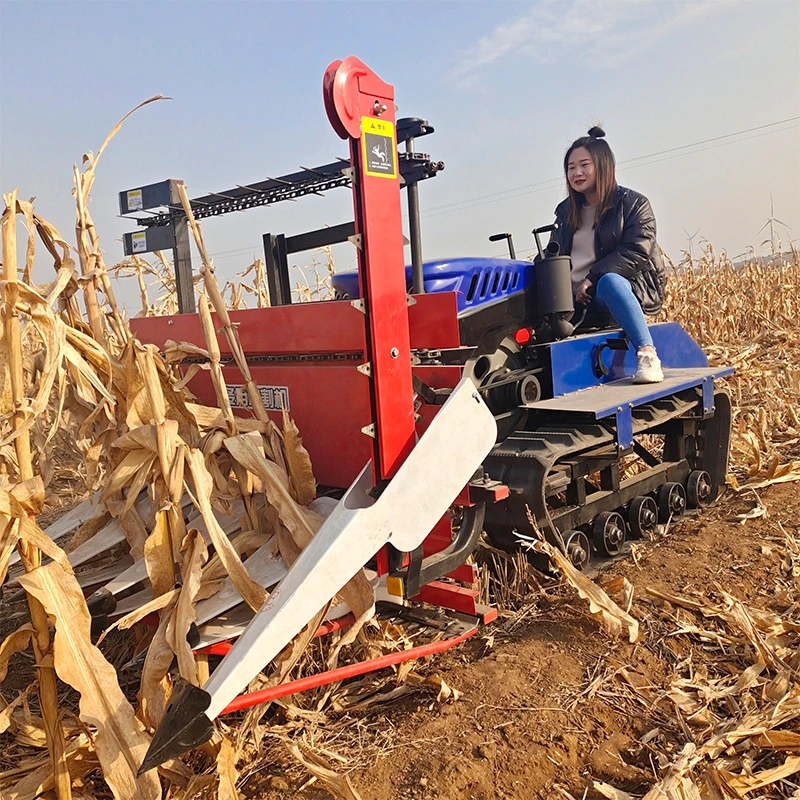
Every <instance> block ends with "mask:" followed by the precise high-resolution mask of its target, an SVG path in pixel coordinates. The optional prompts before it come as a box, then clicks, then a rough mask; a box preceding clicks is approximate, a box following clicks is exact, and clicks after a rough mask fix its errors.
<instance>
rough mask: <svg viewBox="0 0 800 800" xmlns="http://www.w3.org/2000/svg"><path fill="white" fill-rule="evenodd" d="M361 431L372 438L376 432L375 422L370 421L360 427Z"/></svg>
mask: <svg viewBox="0 0 800 800" xmlns="http://www.w3.org/2000/svg"><path fill="white" fill-rule="evenodd" d="M361 433H363V434H365V435H367V436H370V437H372V438H373V439H374V438H375V437H376V436H377V432H376V430H375V423H374V422H371V423H370V424H369V425H365V426H364V427H363V428H362V429H361Z"/></svg>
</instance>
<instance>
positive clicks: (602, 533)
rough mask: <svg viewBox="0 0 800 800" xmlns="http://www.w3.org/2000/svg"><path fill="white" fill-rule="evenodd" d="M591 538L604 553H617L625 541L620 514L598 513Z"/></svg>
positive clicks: (613, 554) (614, 512) (609, 554)
mask: <svg viewBox="0 0 800 800" xmlns="http://www.w3.org/2000/svg"><path fill="white" fill-rule="evenodd" d="M678 485H679V486H680V484H678ZM681 489H683V487H682V486H681ZM592 540H593V541H594V546H595V547H596V548H597V549H598V550H599V551H600V552H601V553H603V554H604V555H607V556H615V555H617V553H619V549H620V547H621V546H622V543H623V542H624V541H625V520H624V519H622V514H619V513H618V512H616V511H603V512H602V513H601V514H598V515H597V518H596V519H595V521H594V525H593V527H592Z"/></svg>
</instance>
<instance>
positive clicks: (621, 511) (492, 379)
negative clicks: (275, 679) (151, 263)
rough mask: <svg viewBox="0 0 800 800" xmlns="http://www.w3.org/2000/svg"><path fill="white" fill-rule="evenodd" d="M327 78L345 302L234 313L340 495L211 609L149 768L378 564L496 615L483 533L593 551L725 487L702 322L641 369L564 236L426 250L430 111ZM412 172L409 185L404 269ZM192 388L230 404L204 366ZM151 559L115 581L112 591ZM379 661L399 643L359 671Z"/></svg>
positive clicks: (386, 590) (158, 321)
mask: <svg viewBox="0 0 800 800" xmlns="http://www.w3.org/2000/svg"><path fill="white" fill-rule="evenodd" d="M323 89H324V91H323V94H324V100H325V108H326V111H327V114H328V118H329V120H330V122H331V125H332V126H333V128H334V130H335V131H336V133H337V134H338V135H339V136H340V137H341V138H343V139H345V140H347V141H348V142H349V145H350V159H349V163H345V164H342V165H341V167H342V173H343V174H344V175H345V176H346V177H347V178H349V180H350V185H351V186H352V190H353V199H354V211H355V219H354V223H353V224H352V233H351V234H350V240H351V241H352V242H353V244H354V245H355V246H356V248H357V252H358V272H357V273H352V274H342V275H337V276H335V277H334V280H333V284H334V289H335V292H336V297H337V299H334V300H329V301H324V302H312V303H303V304H291V303H289V304H283V305H273V307H270V308H263V309H252V310H244V311H238V312H231V318H232V320H233V321H234V323H236V324H238V327H239V334H240V338H241V342H242V345H243V348H244V350H245V352H246V353H247V355H248V361H249V365H250V369H251V371H252V375H253V378H254V380H255V381H256V383H257V384H258V385H259V387H260V391H261V394H262V396H263V398H264V400H265V404H266V405H267V408H271V409H272V410H273V411H274V413H275V414H279V413H280V409H281V408H282V407H286V408H287V409H288V410H289V411H290V413H291V415H292V417H293V418H294V419H295V420H296V422H297V424H298V426H299V428H300V430H301V431H302V433H303V436H304V440H305V443H306V446H307V448H308V450H309V452H310V455H311V458H312V463H313V464H314V469H315V473H316V477H317V481H318V483H319V485H320V494H324V495H327V496H328V497H330V498H333V499H332V500H331V501H329V502H330V504H331V505H333V504H334V502H335V507H333V509H332V512H331V513H330V515H329V516H328V517H327V519H326V521H325V523H324V524H323V526H322V528H321V529H320V530H319V532H318V533H317V534H316V536H315V537H314V538H313V540H312V541H311V543H310V544H309V545H308V547H307V548H306V549H305V550H303V552H302V554H301V555H300V557H299V558H298V559H297V561H296V562H295V563H294V565H293V566H292V567H291V569H289V570H288V572H287V571H286V570H285V569H283V570H282V571H281V569H280V568H278V567H276V566H275V564H274V563H272V562H270V561H269V559H268V558H267V559H266V560H264V562H263V563H260V562H257V561H253V560H252V559H253V558H255V557H251V559H249V560H248V562H247V564H248V568H249V569H250V570H251V574H253V576H254V577H255V578H256V579H258V580H261V581H262V582H263V584H264V585H265V586H271V585H273V584H274V583H276V582H277V581H278V580H280V582H279V583H278V584H277V588H276V589H274V590H273V591H272V593H271V594H270V596H269V599H268V600H267V602H266V603H265V605H264V606H263V608H262V609H261V610H260V611H259V612H258V613H257V614H256V615H255V616H254V617H252V619H250V620H249V621H248V619H247V618H245V619H244V620H243V621H242V623H241V625H240V627H239V629H237V631H236V632H240V633H241V635H240V636H239V637H238V639H237V641H236V642H235V643H234V644H233V645H232V646H231V645H230V644H225V643H223V644H222V645H219V644H215V642H217V643H218V642H219V639H220V636H219V634H218V631H219V625H217V628H216V629H215V630H217V638H216V639H213V638H209V637H211V633H210V632H209V631H210V629H209V628H208V626H206V627H205V628H204V627H203V626H202V625H201V623H202V622H203V618H202V616H199V617H198V624H199V625H200V634H201V637H203V636H205V639H203V640H202V642H201V644H203V645H204V646H211V647H213V646H217V647H221V648H222V649H218V650H216V651H214V650H211V652H218V653H227V654H226V655H225V657H224V658H223V659H222V661H221V662H220V663H219V664H218V665H217V666H216V668H215V669H214V671H213V672H212V673H211V677H210V678H209V680H208V681H207V682H206V684H205V685H204V686H203V687H202V688H198V687H195V686H190V685H186V686H183V687H182V688H179V689H176V690H175V692H174V693H173V697H172V699H171V702H170V705H169V707H168V709H167V713H166V715H165V717H164V719H163V721H162V723H161V725H160V727H159V729H158V730H157V731H156V734H155V736H154V738H153V742H152V745H151V748H150V751H149V752H148V755H147V757H146V759H145V762H144V764H143V766H142V769H149V768H152V767H153V766H155V765H157V764H159V763H161V762H163V761H164V760H166V759H168V758H171V757H173V756H175V755H177V754H179V753H181V752H184V751H186V750H188V749H190V748H192V747H194V746H196V745H198V744H200V743H201V742H203V741H205V740H207V739H208V738H209V737H210V735H211V732H212V722H213V720H214V719H215V718H216V717H217V716H218V715H219V714H220V713H223V711H225V710H232V709H234V708H241V707H243V706H244V705H246V704H247V702H246V701H242V699H241V698H239V700H237V695H238V693H239V692H241V691H242V690H243V689H244V688H245V687H246V686H247V684H248V683H249V682H250V681H251V680H252V678H253V677H254V676H255V675H256V674H257V673H258V672H259V671H260V670H261V669H262V668H264V666H265V665H266V664H267V663H268V662H269V661H270V660H271V659H273V658H274V657H275V656H276V655H277V654H278V653H279V652H280V651H281V650H282V648H283V647H284V646H285V645H286V644H287V643H288V642H290V641H291V639H292V638H293V637H294V636H295V635H296V634H297V633H298V632H299V631H300V630H301V628H302V627H303V626H304V625H306V624H307V623H308V621H309V620H310V619H311V618H312V617H313V616H314V614H316V613H317V612H318V610H319V609H320V608H322V607H323V606H324V605H325V604H326V603H327V602H328V601H329V600H330V599H331V598H332V597H333V596H334V594H335V593H336V592H338V591H339V590H340V589H341V588H342V587H343V586H344V584H345V583H346V582H347V581H348V580H349V579H350V578H351V577H352V576H353V575H354V574H355V573H356V572H357V571H358V570H359V569H360V568H362V567H364V566H365V565H366V566H367V567H368V568H369V569H370V570H371V573H370V574H371V575H373V576H374V580H373V585H374V586H375V587H376V592H379V593H380V596H382V597H384V598H388V599H392V600H393V601H394V602H395V603H397V604H398V605H407V604H409V603H410V602H414V601H418V602H424V603H429V604H434V605H437V606H439V607H443V608H447V609H453V610H454V611H455V612H458V614H460V617H459V618H460V619H461V621H462V622H463V621H464V620H465V619H467V618H470V619H472V620H473V621H475V620H479V619H480V620H483V621H488V620H489V619H490V618H491V616H492V611H491V609H487V608H485V607H482V606H480V605H478V603H477V593H476V592H474V591H472V590H470V589H468V588H465V587H464V586H463V584H464V583H470V582H472V581H473V580H474V578H475V572H474V567H472V566H471V565H469V564H467V563H466V562H467V558H468V556H469V555H470V554H471V553H472V552H473V550H474V549H475V547H476V546H477V543H478V539H479V537H480V535H481V533H482V532H483V531H485V532H486V534H487V535H488V537H489V539H490V540H491V541H492V542H493V543H494V544H495V545H496V546H498V547H500V548H505V549H513V548H516V547H518V546H519V545H518V538H517V535H516V534H517V533H518V532H522V533H530V531H531V523H530V520H531V519H532V520H533V522H534V523H535V525H536V526H537V527H538V529H539V530H540V531H541V533H542V534H543V535H544V536H545V537H546V538H547V540H548V541H549V542H550V543H551V544H552V545H553V546H554V547H557V548H560V549H561V550H562V551H563V552H564V553H566V554H567V555H568V556H569V558H570V559H571V561H572V563H573V564H574V565H575V566H576V567H577V568H579V569H583V570H589V569H593V568H596V567H597V566H599V565H602V563H603V561H604V560H608V559H612V558H614V557H615V556H617V555H618V554H621V553H623V552H624V551H625V548H626V541H627V540H629V539H636V538H640V537H643V536H645V535H647V534H648V532H650V531H652V530H654V528H655V526H656V525H657V524H658V523H659V522H660V523H665V522H667V521H669V520H670V519H672V518H674V517H678V516H680V515H681V514H682V513H684V511H685V510H686V509H687V508H697V507H699V506H702V505H704V504H706V503H709V502H711V501H712V500H713V499H714V498H715V497H716V495H717V493H718V492H719V490H720V487H721V486H722V485H723V484H724V479H725V472H726V467H727V459H728V447H729V436H730V420H731V407H730V399H729V397H728V395H727V393H726V392H725V390H724V389H722V388H720V387H718V386H717V380H718V379H719V378H721V377H723V376H725V375H728V374H730V373H731V372H732V370H731V369H727V368H724V367H723V368H719V367H717V368H711V367H709V364H708V360H707V359H706V357H705V355H704V354H703V352H702V350H701V349H700V347H699V346H698V345H697V344H696V343H695V342H694V341H693V340H692V339H691V338H690V337H689V335H688V334H687V333H686V332H685V331H683V329H682V328H681V327H680V326H679V325H678V324H677V323H674V322H664V323H660V324H656V325H653V326H651V331H652V335H653V339H654V341H655V345H656V347H657V349H658V353H659V355H660V357H661V360H662V363H663V366H664V373H665V377H664V381H663V383H659V384H654V385H634V384H633V383H632V381H631V377H632V375H633V372H634V368H635V354H634V353H633V351H632V349H631V348H630V347H629V346H628V342H627V340H626V338H625V335H624V334H623V333H622V332H621V331H620V330H618V329H614V328H608V329H602V330H592V331H585V332H580V331H573V328H572V323H571V321H570V319H571V315H572V310H573V300H572V292H571V285H570V263H569V258H568V257H566V256H561V255H559V254H558V251H557V247H555V246H554V245H553V244H548V245H546V246H544V247H541V246H540V248H539V257H538V258H537V259H536V260H535V261H534V262H528V261H520V260H517V259H516V258H514V253H513V246H512V248H511V258H508V259H505V258H458V259H452V260H443V261H435V262H429V263H424V262H422V259H421V256H420V240H419V224H418V217H417V215H416V214H417V212H416V185H415V183H414V181H412V180H410V179H409V178H408V177H406V178H405V180H404V181H401V178H403V169H401V167H402V166H403V165H405V169H406V170H407V169H408V164H409V162H414V161H415V159H416V160H417V161H420V159H417V156H418V155H419V154H416V153H415V152H414V149H413V147H407V148H406V152H405V153H400V154H398V148H397V144H398V138H400V140H401V141H406V142H407V143H408V142H409V141H412V143H413V138H414V136H420V135H423V134H425V133H427V132H429V131H430V126H427V123H425V122H424V121H422V120H414V119H411V120H402V121H396V120H395V110H394V109H395V105H394V90H393V87H392V86H390V85H389V84H387V83H385V82H384V81H382V80H381V79H380V78H378V76H377V75H375V73H374V72H372V71H371V70H370V69H369V68H368V67H367V66H366V65H364V64H363V63H361V62H360V61H359V60H358V59H356V58H354V57H350V58H347V59H346V60H344V61H341V62H340V61H336V62H334V63H333V64H331V65H330V67H329V68H328V70H327V71H326V73H325V77H324V84H323ZM401 156H403V157H404V158H401ZM422 160H424V159H422ZM412 166H413V163H412ZM440 167H441V165H440ZM440 167H439V168H440ZM407 174H408V173H407V172H406V175H407ZM401 183H405V184H406V185H408V191H409V193H412V189H413V193H412V194H410V208H411V214H410V220H411V223H410V233H411V245H412V256H413V258H412V262H413V263H412V266H411V267H409V268H406V267H405V266H404V257H403V246H404V241H403V232H402V223H401V192H400V189H401ZM546 232H547V229H538V230H537V231H536V236H537V241H538V237H539V236H540V235H541V234H543V233H546ZM283 258H284V261H285V253H284V255H283ZM284 287H285V282H284ZM133 327H134V329H135V332H136V334H137V335H138V336H139V338H140V339H141V340H142V341H144V342H149V343H153V344H156V345H158V346H163V345H164V343H165V342H166V340H167V339H172V340H176V341H189V342H195V343H198V344H201V343H202V341H203V339H202V331H201V325H200V321H199V318H198V317H197V315H195V314H180V315H176V316H174V317H169V318H165V317H161V318H149V319H140V320H135V321H134V322H133ZM220 347H221V349H222V355H223V358H224V357H225V356H226V355H230V353H229V351H227V350H226V343H225V342H224V341H223V340H221V341H220ZM225 374H226V380H227V383H228V387H229V391H230V397H231V400H232V402H233V404H234V405H236V404H237V403H238V404H239V405H242V406H244V405H246V404H245V403H244V401H243V398H244V396H245V395H244V392H243V391H241V386H242V383H243V380H242V376H241V375H240V374H239V373H238V372H237V371H236V369H235V367H234V366H232V365H231V364H230V363H228V364H227V365H226V366H225ZM191 388H192V390H193V391H194V393H195V394H196V395H197V396H198V397H199V398H200V399H201V400H202V401H203V402H205V403H207V404H209V405H213V404H214V402H215V400H214V393H213V388H212V385H211V382H210V379H209V378H208V373H203V372H202V371H201V372H199V373H197V375H196V376H195V377H194V378H193V380H192V382H191ZM242 413H247V412H246V408H243V409H242ZM276 419H277V417H276ZM633 462H636V467H635V468H634V469H629V466H630V465H631V464H632V463H633ZM135 566H136V565H134V568H135ZM540 566H542V567H543V568H546V564H544V565H542V564H540ZM134 568H131V570H134V572H135V569H134ZM270 570H271V571H270ZM139 572H141V568H139ZM284 573H285V574H284ZM137 575H138V580H139V581H141V579H142V575H140V574H139V573H136V574H135V575H134V574H133V572H132V573H131V574H129V575H128V576H127V579H123V580H120V579H117V582H116V584H114V585H109V587H107V588H106V590H105V599H106V600H108V598H109V596H113V595H114V593H115V592H117V591H118V590H120V588H122V589H124V588H126V587H130V586H132V585H133V584H134V583H136V580H134V579H135V578H136V577H137ZM112 583H113V582H112ZM95 605H96V604H95ZM475 627H476V626H475V624H473V625H472V626H471V627H469V626H468V627H467V628H464V629H462V631H461V633H460V634H459V635H458V636H453V637H451V638H450V639H449V640H448V641H449V643H453V642H454V641H459V640H460V638H463V637H464V636H465V635H467V634H468V633H469V632H474V630H475ZM231 630H232V629H231ZM231 630H228V632H227V633H226V634H223V636H222V638H225V636H227V638H231V636H232V633H231ZM459 637H460V638H459ZM440 649H441V648H440ZM427 652H428V651H426V653H427ZM387 663H388V662H387ZM375 666H383V661H381V664H371V665H367V667H365V669H364V670H361V671H365V670H366V669H369V668H375ZM355 667H356V668H355V669H354V668H347V674H357V672H358V665H355ZM341 677H343V675H342V674H340V671H336V673H335V674H333V675H331V674H328V675H327V676H323V678H322V679H320V680H319V681H317V682H316V683H314V681H313V679H312V680H311V681H309V679H304V680H305V682H304V683H303V686H302V687H300V686H295V687H293V689H292V690H293V691H298V690H300V689H301V688H309V687H310V686H312V685H319V683H322V682H324V680H337V679H340V678H341ZM273 696H277V695H276V694H275V693H274V692H273V694H270V695H269V697H273ZM245 697H247V696H245ZM269 697H267V696H266V695H263V694H259V695H258V696H257V697H256V698H255V699H253V700H252V702H258V701H263V700H266V699H269Z"/></svg>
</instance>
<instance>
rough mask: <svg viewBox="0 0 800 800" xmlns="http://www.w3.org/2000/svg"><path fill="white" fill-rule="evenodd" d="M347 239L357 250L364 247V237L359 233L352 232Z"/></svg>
mask: <svg viewBox="0 0 800 800" xmlns="http://www.w3.org/2000/svg"><path fill="white" fill-rule="evenodd" d="M347 241H348V242H350V244H352V245H355V246H356V247H357V248H358V249H359V250H363V249H364V237H363V236H362V235H361V234H360V233H354V234H353V235H352V236H348V237H347Z"/></svg>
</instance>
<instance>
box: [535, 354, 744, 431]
mask: <svg viewBox="0 0 800 800" xmlns="http://www.w3.org/2000/svg"><path fill="white" fill-rule="evenodd" d="M731 374H733V367H692V368H685V369H665V370H664V380H663V381H662V382H661V383H640V384H636V383H633V378H620V379H619V380H616V381H611V382H609V383H604V384H601V385H600V386H592V387H591V388H589V389H582V390H580V391H577V392H572V393H571V394H565V395H561V396H560V397H554V398H552V399H550V400H539V401H537V402H535V403H529V404H527V405H524V406H522V407H523V408H530V409H537V410H541V411H575V412H578V413H584V414H594V417H595V419H603V417H608V416H611V415H612V414H616V413H618V409H619V407H620V406H623V405H627V406H628V407H629V408H631V407H634V408H635V407H636V406H641V405H645V404H646V403H652V402H653V401H654V400H659V399H661V398H662V397H667V396H669V395H673V394H676V393H677V392H681V391H683V390H684V389H691V388H692V387H693V386H702V385H703V384H705V383H711V384H712V386H713V381H714V380H716V379H717V378H723V377H725V376H726V375H731ZM704 405H705V403H704ZM704 410H705V409H704ZM708 410H710V407H709V409H708Z"/></svg>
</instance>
